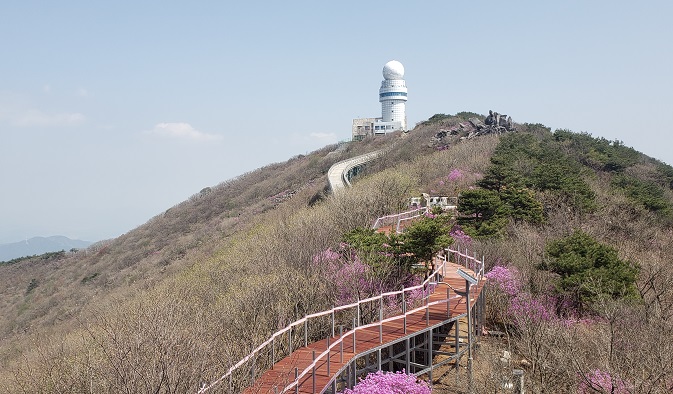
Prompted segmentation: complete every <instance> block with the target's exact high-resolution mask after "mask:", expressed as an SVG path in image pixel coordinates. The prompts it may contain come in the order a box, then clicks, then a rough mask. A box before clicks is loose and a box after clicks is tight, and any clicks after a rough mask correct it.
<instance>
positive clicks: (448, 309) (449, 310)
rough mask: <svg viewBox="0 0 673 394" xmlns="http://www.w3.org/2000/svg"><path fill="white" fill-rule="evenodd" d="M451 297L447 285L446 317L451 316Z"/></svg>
mask: <svg viewBox="0 0 673 394" xmlns="http://www.w3.org/2000/svg"><path fill="white" fill-rule="evenodd" d="M450 304H451V297H450V289H449V288H448V287H447V288H446V318H447V319H449V318H450V317H451V305H450Z"/></svg>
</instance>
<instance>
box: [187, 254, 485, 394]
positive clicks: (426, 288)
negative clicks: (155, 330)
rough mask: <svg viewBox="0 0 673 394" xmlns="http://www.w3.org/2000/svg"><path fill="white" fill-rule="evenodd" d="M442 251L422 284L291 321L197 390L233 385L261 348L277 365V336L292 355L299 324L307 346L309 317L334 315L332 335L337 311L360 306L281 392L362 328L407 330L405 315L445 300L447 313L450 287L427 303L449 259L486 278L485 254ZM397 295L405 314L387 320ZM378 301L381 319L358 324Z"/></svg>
mask: <svg viewBox="0 0 673 394" xmlns="http://www.w3.org/2000/svg"><path fill="white" fill-rule="evenodd" d="M443 252H445V253H444V254H443V256H437V257H435V261H436V262H437V261H438V262H440V264H439V265H438V266H437V268H436V269H435V270H434V271H433V272H432V273H431V274H430V275H429V276H428V278H427V279H426V280H425V281H423V283H421V284H420V285H417V286H410V287H406V288H403V289H402V290H398V291H392V292H387V293H382V294H380V295H377V296H374V297H370V298H367V299H364V300H358V301H357V302H355V303H351V304H348V305H342V306H337V307H334V308H332V309H330V310H326V311H322V312H317V313H313V314H310V315H307V316H304V317H303V318H301V319H299V320H297V321H295V322H293V323H291V324H289V325H288V326H286V327H285V328H283V329H281V330H278V331H276V332H275V333H273V334H272V335H271V337H270V338H269V339H267V340H266V341H265V342H263V343H262V344H260V345H259V346H258V347H257V348H255V349H254V350H252V352H251V353H250V354H248V355H247V356H245V357H244V358H242V359H241V360H240V361H239V362H237V363H236V364H234V365H233V366H232V367H230V368H229V369H228V370H227V372H226V373H224V374H223V375H222V376H221V377H220V378H218V379H217V380H215V381H214V382H212V383H210V384H208V385H205V384H204V386H203V387H201V389H200V390H199V391H198V393H199V394H201V393H205V392H207V391H208V390H210V389H211V388H213V387H215V386H217V385H219V384H220V383H222V382H223V381H225V380H226V379H227V378H229V380H230V383H229V384H230V385H231V384H232V383H231V380H232V374H233V373H234V372H235V371H236V370H238V369H239V368H241V367H242V366H244V365H245V364H246V363H247V362H248V361H250V360H253V361H254V359H255V357H256V356H257V355H258V354H259V353H260V352H261V351H262V350H264V349H265V348H266V347H268V346H271V348H272V349H271V354H272V356H271V365H273V364H275V362H276V354H275V344H276V338H278V337H280V336H282V335H284V334H286V333H289V337H290V340H289V341H288V344H289V348H288V351H289V354H292V351H293V350H292V340H291V338H292V335H291V334H292V330H293V329H294V328H296V327H299V326H302V325H303V326H304V345H305V346H306V345H307V344H308V337H307V333H308V322H309V320H310V319H314V318H318V317H322V316H328V315H331V322H332V326H331V328H332V331H331V332H332V337H334V336H335V327H336V326H335V314H336V313H337V312H340V311H344V310H349V309H355V308H357V318H355V319H354V322H353V329H352V330H350V331H347V332H345V333H342V334H341V335H340V337H339V338H338V339H337V340H336V341H335V342H333V343H331V344H330V345H329V346H328V349H327V350H325V351H324V352H322V353H321V354H319V355H317V356H316V357H315V359H314V360H313V362H312V363H311V364H310V365H309V366H308V367H306V368H305V369H304V370H303V371H302V372H301V373H298V374H296V375H295V376H294V381H293V382H292V383H290V384H288V385H287V386H285V387H284V388H283V389H282V390H281V391H279V393H284V392H286V391H287V390H290V389H292V388H294V387H295V386H297V385H298V384H299V381H300V380H301V379H302V378H304V377H305V376H306V375H307V374H308V373H309V372H311V371H314V369H315V367H316V365H317V363H318V362H319V361H320V360H321V359H322V358H324V357H325V356H326V355H328V354H330V352H331V350H332V349H333V348H334V347H335V346H337V345H340V344H341V345H340V346H342V344H343V339H344V338H346V337H348V336H350V335H353V337H354V338H355V337H356V335H357V334H356V333H357V331H359V330H363V329H366V328H371V327H375V326H379V332H380V333H381V331H382V327H383V323H385V322H389V321H393V320H398V319H405V332H406V318H407V316H409V315H411V314H412V313H416V312H418V311H421V310H423V309H425V310H426V316H428V311H429V308H430V306H434V305H438V304H442V303H446V304H447V313H448V308H449V306H448V305H449V301H450V300H452V299H456V298H459V296H458V295H456V296H453V297H449V295H448V290H447V299H446V300H440V301H434V302H428V300H429V297H430V295H431V294H432V292H433V291H434V289H435V286H436V285H437V283H439V276H440V273H441V276H445V273H446V266H447V263H449V262H450V261H449V260H450V258H449V255H453V256H454V260H455V261H454V263H456V264H458V265H463V266H464V267H465V268H467V269H470V270H472V271H473V272H474V273H475V275H476V277H477V279H478V280H481V279H482V278H483V275H484V259H483V257H482V260H481V261H480V260H478V259H477V258H476V255H475V256H470V255H469V254H467V251H466V250H465V251H463V252H461V251H460V249H456V250H454V249H449V248H447V249H445V250H444V251H443ZM461 261H462V262H463V264H461ZM417 290H422V291H423V296H422V297H421V298H420V300H422V301H423V302H424V305H423V306H421V307H418V308H414V309H412V310H407V309H406V307H407V305H406V304H407V299H406V296H405V294H406V293H409V292H412V291H417ZM398 295H399V296H401V308H402V314H400V315H395V316H392V317H389V318H387V319H384V318H383V301H384V297H386V298H388V299H390V298H391V297H395V298H396V297H397V296H398ZM376 301H379V303H380V309H379V320H378V321H376V322H373V323H370V324H367V325H359V323H360V322H359V320H360V311H361V307H362V305H364V304H367V303H369V302H376ZM426 318H427V317H426ZM380 338H382V333H381V334H380ZM353 343H354V346H355V341H354V342H353ZM354 352H355V349H354ZM289 354H288V355H289ZM272 368H273V367H272ZM253 370H254V368H253ZM253 374H254V373H253Z"/></svg>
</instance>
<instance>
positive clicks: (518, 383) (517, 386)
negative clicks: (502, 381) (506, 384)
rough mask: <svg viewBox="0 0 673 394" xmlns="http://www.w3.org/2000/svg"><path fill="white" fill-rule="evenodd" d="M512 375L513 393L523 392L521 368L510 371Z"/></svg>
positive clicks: (523, 393)
mask: <svg viewBox="0 0 673 394" xmlns="http://www.w3.org/2000/svg"><path fill="white" fill-rule="evenodd" d="M512 374H513V375H514V393H515V394H525V390H524V386H523V369H515V370H513V371H512Z"/></svg>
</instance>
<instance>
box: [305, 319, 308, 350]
mask: <svg viewBox="0 0 673 394" xmlns="http://www.w3.org/2000/svg"><path fill="white" fill-rule="evenodd" d="M304 319H306V316H304ZM304 346H308V319H306V320H304Z"/></svg>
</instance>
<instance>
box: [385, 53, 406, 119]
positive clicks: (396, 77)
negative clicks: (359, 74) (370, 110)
mask: <svg viewBox="0 0 673 394" xmlns="http://www.w3.org/2000/svg"><path fill="white" fill-rule="evenodd" d="M383 78H384V79H383V82H381V89H379V101H380V102H381V118H382V119H381V121H383V122H400V123H399V126H400V127H399V128H397V127H396V129H398V130H399V129H402V130H406V129H407V113H406V102H407V85H406V84H405V83H404V79H403V78H404V66H403V65H402V63H400V62H398V61H397V60H391V61H389V62H388V63H386V65H385V66H383Z"/></svg>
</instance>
